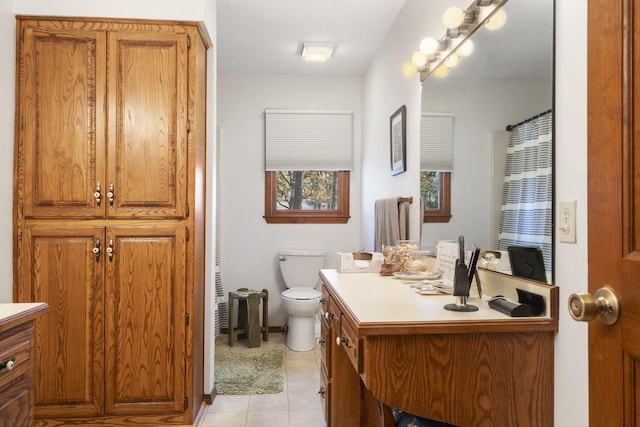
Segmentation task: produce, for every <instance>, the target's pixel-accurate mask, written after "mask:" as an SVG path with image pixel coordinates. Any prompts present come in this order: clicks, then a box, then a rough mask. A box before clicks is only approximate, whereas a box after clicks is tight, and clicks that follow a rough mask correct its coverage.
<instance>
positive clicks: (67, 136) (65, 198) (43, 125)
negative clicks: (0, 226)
mask: <svg viewBox="0 0 640 427" xmlns="http://www.w3.org/2000/svg"><path fill="white" fill-rule="evenodd" d="M19 37H20V40H21V42H20V43H19V52H18V63H19V68H18V69H19V75H18V76H17V78H18V82H17V84H18V92H17V96H18V99H17V103H16V106H17V111H16V113H17V120H16V145H15V147H16V155H15V158H16V163H17V164H16V167H15V169H16V172H17V174H16V183H15V184H16V188H15V190H16V194H17V195H18V198H19V200H20V206H17V207H16V209H21V210H22V213H21V216H22V217H24V218H99V217H103V216H104V212H105V211H104V202H103V201H102V200H100V199H101V198H100V196H99V194H100V192H101V191H102V193H103V194H104V193H106V191H104V182H102V181H103V178H104V174H105V156H104V153H105V115H104V114H105V111H104V106H105V99H106V92H105V89H106V84H105V82H106V69H107V67H106V35H105V32H103V31H102V32H100V31H92V30H88V29H87V30H85V29H83V26H82V25H78V24H75V25H71V26H70V28H66V29H64V30H63V29H61V28H59V26H43V27H41V28H37V29H34V28H32V27H29V26H27V27H26V28H24V29H23V30H22V32H21V34H20V36H19ZM101 187H102V188H101Z"/></svg>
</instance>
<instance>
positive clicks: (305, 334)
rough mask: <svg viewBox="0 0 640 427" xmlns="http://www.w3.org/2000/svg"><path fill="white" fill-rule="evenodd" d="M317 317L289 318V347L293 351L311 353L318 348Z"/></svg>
mask: <svg viewBox="0 0 640 427" xmlns="http://www.w3.org/2000/svg"><path fill="white" fill-rule="evenodd" d="M315 319H316V316H308V317H306V316H305V317H298V316H289V326H288V329H287V330H288V332H287V340H286V341H287V347H288V348H289V349H291V350H293V351H311V350H313V349H314V348H315V346H316V334H315Z"/></svg>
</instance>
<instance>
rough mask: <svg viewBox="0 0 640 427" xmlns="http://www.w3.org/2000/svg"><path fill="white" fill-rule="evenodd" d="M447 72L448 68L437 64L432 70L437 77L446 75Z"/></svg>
mask: <svg viewBox="0 0 640 427" xmlns="http://www.w3.org/2000/svg"><path fill="white" fill-rule="evenodd" d="M447 74H449V69H448V68H447V67H445V66H444V65H439V66H438V68H436V69H435V70H433V75H434V76H436V77H437V78H439V79H441V78H443V77H446V76H447Z"/></svg>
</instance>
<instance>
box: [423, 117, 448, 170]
mask: <svg viewBox="0 0 640 427" xmlns="http://www.w3.org/2000/svg"><path fill="white" fill-rule="evenodd" d="M420 170H421V171H439V172H451V171H452V170H453V114H451V113H422V116H421V118H420Z"/></svg>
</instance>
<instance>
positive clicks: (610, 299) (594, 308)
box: [569, 286, 620, 325]
mask: <svg viewBox="0 0 640 427" xmlns="http://www.w3.org/2000/svg"><path fill="white" fill-rule="evenodd" d="M569 314H570V315H571V317H572V318H573V320H577V321H581V322H590V321H592V320H593V319H595V318H598V320H599V321H600V322H602V323H604V324H605V325H613V324H614V323H616V322H617V321H618V318H619V317H620V302H619V301H618V297H617V295H616V294H615V292H614V291H613V289H612V288H610V287H609V286H605V287H603V288H600V289H598V290H597V291H596V294H595V295H591V294H571V295H570V296H569Z"/></svg>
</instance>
